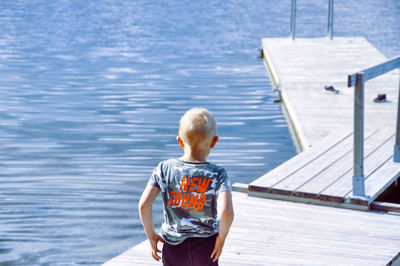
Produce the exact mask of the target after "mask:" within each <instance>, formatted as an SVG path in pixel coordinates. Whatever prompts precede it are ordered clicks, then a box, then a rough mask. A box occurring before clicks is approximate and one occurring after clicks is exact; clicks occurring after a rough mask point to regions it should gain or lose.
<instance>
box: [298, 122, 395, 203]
mask: <svg viewBox="0 0 400 266" xmlns="http://www.w3.org/2000/svg"><path fill="white" fill-rule="evenodd" d="M391 136H393V134H392V133H389V132H388V131H386V130H378V131H376V132H375V133H374V134H371V135H370V136H369V137H366V138H365V141H364V152H365V157H367V156H369V155H370V154H371V153H372V152H373V151H375V150H376V149H377V148H378V147H379V146H380V145H381V144H382V143H383V142H384V141H385V140H387V139H388V138H389V137H391ZM352 169H353V153H352V152H349V153H347V154H346V155H345V156H343V157H341V158H340V159H339V160H338V161H337V162H336V163H335V164H333V165H330V166H329V167H328V168H327V169H325V171H324V172H323V173H321V174H320V175H319V176H318V178H314V179H312V180H311V181H310V182H308V183H305V184H304V185H302V186H301V187H299V188H297V189H296V190H295V192H294V195H296V196H304V195H305V194H306V195H310V194H311V195H315V197H317V195H319V194H320V193H321V192H322V191H323V190H324V189H325V188H326V187H327V186H329V185H330V184H332V183H334V181H335V180H337V179H338V178H339V177H341V176H343V175H344V174H346V173H348V172H352Z"/></svg>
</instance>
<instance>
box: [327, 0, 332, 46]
mask: <svg viewBox="0 0 400 266" xmlns="http://www.w3.org/2000/svg"><path fill="white" fill-rule="evenodd" d="M326 35H327V36H329V39H331V40H332V39H333V0H329V9H328V30H327V33H326Z"/></svg>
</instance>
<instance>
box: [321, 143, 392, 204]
mask: <svg viewBox="0 0 400 266" xmlns="http://www.w3.org/2000/svg"><path fill="white" fill-rule="evenodd" d="M393 145H394V135H393V136H391V137H390V138H388V139H387V141H386V142H384V143H383V144H382V145H381V146H380V147H379V148H378V149H377V150H376V151H375V152H373V153H371V154H370V155H369V156H368V157H366V158H365V159H364V160H365V164H364V166H365V168H364V174H365V179H368V177H369V176H370V175H371V174H372V173H373V172H374V171H375V170H376V169H378V168H379V167H380V166H382V165H383V164H384V163H385V162H386V161H387V160H389V158H391V156H392V155H393ZM352 178H353V172H347V173H346V174H345V175H343V176H342V177H340V178H339V179H338V180H336V181H335V183H333V184H331V185H329V186H328V187H327V188H325V189H324V190H323V191H321V193H320V197H319V198H321V199H329V196H338V197H343V198H344V197H345V196H346V195H348V194H349V192H351V191H352ZM382 185H383V184H382Z"/></svg>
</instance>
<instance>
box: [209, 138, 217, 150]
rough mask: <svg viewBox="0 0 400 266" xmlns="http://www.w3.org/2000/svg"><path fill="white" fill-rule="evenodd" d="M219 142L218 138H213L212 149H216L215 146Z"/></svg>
mask: <svg viewBox="0 0 400 266" xmlns="http://www.w3.org/2000/svg"><path fill="white" fill-rule="evenodd" d="M218 140H219V138H218V136H215V137H213V139H212V141H211V144H210V148H214V146H215V144H216V143H217V141H218Z"/></svg>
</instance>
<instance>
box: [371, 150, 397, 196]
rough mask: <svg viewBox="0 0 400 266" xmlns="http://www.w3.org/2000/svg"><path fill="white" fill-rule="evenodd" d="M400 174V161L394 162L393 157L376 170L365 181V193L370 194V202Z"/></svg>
mask: <svg viewBox="0 0 400 266" xmlns="http://www.w3.org/2000/svg"><path fill="white" fill-rule="evenodd" d="M399 175H400V163H396V162H393V157H392V158H391V159H390V160H389V161H387V162H386V163H385V164H384V165H383V166H382V167H380V168H379V169H378V170H376V172H374V173H373V174H372V175H371V176H369V177H368V179H367V180H366V181H365V193H366V194H367V195H369V196H370V198H369V202H372V201H374V200H375V199H376V198H377V197H378V196H379V195H380V194H381V193H382V192H383V191H385V190H386V188H388V187H389V186H390V185H391V184H393V182H394V181H396V179H397V178H398V177H399Z"/></svg>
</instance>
